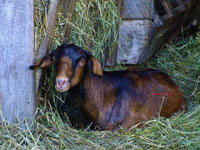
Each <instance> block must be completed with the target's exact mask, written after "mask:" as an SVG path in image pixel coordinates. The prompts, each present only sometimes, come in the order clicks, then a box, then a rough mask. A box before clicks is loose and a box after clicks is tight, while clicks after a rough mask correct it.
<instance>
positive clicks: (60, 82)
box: [56, 79, 67, 87]
mask: <svg viewBox="0 0 200 150" xmlns="http://www.w3.org/2000/svg"><path fill="white" fill-rule="evenodd" d="M56 82H57V84H58V85H59V86H60V87H63V86H64V85H65V84H66V83H67V80H66V79H56Z"/></svg>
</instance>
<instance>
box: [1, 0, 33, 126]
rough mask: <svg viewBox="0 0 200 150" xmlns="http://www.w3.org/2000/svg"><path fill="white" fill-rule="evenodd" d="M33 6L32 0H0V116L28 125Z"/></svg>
mask: <svg viewBox="0 0 200 150" xmlns="http://www.w3.org/2000/svg"><path fill="white" fill-rule="evenodd" d="M33 7H34V4H33V0H26V1H24V0H15V1H13V0H6V1H0V22H1V23H0V70H1V71H0V113H1V114H2V115H0V120H1V121H2V120H3V121H7V122H9V123H18V122H20V121H22V120H23V119H26V120H27V122H28V124H29V125H30V124H31V122H32V119H33V117H34V114H35V84H34V73H33V72H32V71H30V70H29V66H30V65H31V64H33V61H34V60H33V59H34V23H33V12H34V11H33ZM21 123H22V126H23V127H25V122H24V121H22V122H21Z"/></svg>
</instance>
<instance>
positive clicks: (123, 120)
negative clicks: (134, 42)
mask: <svg viewBox="0 0 200 150" xmlns="http://www.w3.org/2000/svg"><path fill="white" fill-rule="evenodd" d="M51 64H54V65H55V88H56V90H57V91H59V92H65V91H69V92H71V93H74V95H75V97H76V98H77V99H78V104H79V105H80V108H81V110H82V112H83V114H84V116H85V117H86V119H87V120H88V121H89V122H93V123H94V124H95V125H97V126H99V127H100V128H101V129H103V130H117V129H118V128H119V126H122V127H124V128H127V129H128V128H130V127H131V126H133V125H135V124H137V123H139V122H143V121H146V120H149V119H150V118H152V117H157V116H159V115H160V116H162V117H170V116H171V115H172V114H174V113H177V112H181V111H185V110H186V104H185V102H184V99H183V96H182V94H181V92H180V90H179V88H178V87H177V86H176V84H175V83H174V82H173V81H172V80H171V79H170V77H169V76H168V75H166V74H165V73H162V72H160V71H158V70H153V69H131V70H127V71H112V72H102V70H101V67H100V65H99V63H98V61H97V59H96V58H95V57H94V56H92V55H91V54H90V53H88V52H87V51H85V50H83V49H81V48H80V47H78V46H76V45H73V44H72V45H67V44H63V45H61V46H60V47H58V48H57V49H56V50H54V51H53V52H52V53H51V54H49V55H46V56H44V57H43V58H42V59H41V60H40V61H39V62H37V63H36V64H35V65H33V66H30V69H34V68H45V67H47V66H49V65H51Z"/></svg>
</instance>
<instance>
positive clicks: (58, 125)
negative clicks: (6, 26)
mask: <svg viewBox="0 0 200 150" xmlns="http://www.w3.org/2000/svg"><path fill="white" fill-rule="evenodd" d="M47 10H48V1H44V0H40V1H39V0H38V1H35V37H36V48H37V49H38V48H39V45H40V43H41V39H42V37H43V36H44V35H45V34H46V31H45V26H46V25H45V16H46V15H47ZM58 16H59V17H58V21H57V24H56V28H55V32H54V35H53V42H52V46H51V48H52V49H54V48H55V47H57V45H59V44H61V43H62V42H63V41H67V42H69V43H75V44H77V45H80V46H82V47H83V48H85V49H87V50H90V51H91V52H92V53H93V54H94V55H95V56H96V57H97V58H98V59H99V60H103V59H104V57H103V54H104V52H105V50H106V48H107V47H110V45H111V44H112V43H113V41H115V40H116V39H117V33H116V24H117V22H118V17H117V8H116V6H115V5H114V0H109V1H104V2H101V1H100V0H90V1H87V0H77V3H76V6H75V16H74V19H73V21H72V22H69V21H67V20H66V19H65V18H63V14H61V13H60V14H59V15H58ZM66 23H68V24H70V25H71V31H70V36H69V37H70V38H68V39H63V36H64V33H63V28H64V25H65V24H66ZM96 27H97V28H98V30H97V29H96ZM199 58H200V33H199V34H198V35H197V36H196V37H185V38H184V37H182V38H181V39H177V40H175V41H174V42H172V43H170V44H169V45H167V46H166V48H165V49H163V50H161V51H160V52H159V53H158V54H156V56H154V57H152V58H151V59H150V60H149V61H147V62H146V63H145V64H143V65H140V66H139V67H151V68H156V69H160V70H162V71H164V72H166V73H168V74H169V75H170V76H171V77H172V78H173V80H174V81H175V82H176V83H177V84H178V85H179V87H180V89H181V91H182V93H183V95H184V97H185V99H186V100H187V103H188V112H187V113H186V114H178V115H175V116H173V117H171V118H168V119H165V118H156V119H152V120H150V121H148V122H146V123H145V128H143V129H136V128H133V129H132V130H131V131H127V130H124V129H122V130H121V131H120V132H116V133H112V132H108V131H90V130H89V129H88V128H82V129H75V128H74V127H73V126H71V124H70V121H69V119H68V116H67V115H65V114H62V115H61V114H59V113H58V112H59V108H58V107H57V109H55V107H54V106H53V105H58V103H59V105H61V104H63V105H64V102H65V97H67V95H61V94H59V93H56V92H55V90H54V88H53V83H52V78H53V73H51V72H50V73H48V74H47V75H46V79H45V84H44V87H43V89H44V91H46V92H47V93H48V94H44V100H43V102H42V103H40V105H39V107H38V109H37V113H38V116H37V118H36V120H35V122H34V124H35V127H34V128H33V129H31V128H28V129H27V130H23V129H21V128H20V127H19V125H6V124H4V125H0V147H1V149H28V150H29V149H44V150H46V149H141V150H143V149H173V150H174V149H189V150H192V149H200V104H199V103H200V59H199ZM101 63H102V64H103V61H102V62H101ZM119 68H122V67H121V66H118V67H116V68H115V69H119ZM49 71H51V69H50V70H49ZM49 94H50V96H48V95H49ZM48 97H53V100H54V103H53V105H52V107H51V105H49V99H48ZM63 105H62V106H63ZM71 107H73V105H72V106H71ZM68 109H71V108H68Z"/></svg>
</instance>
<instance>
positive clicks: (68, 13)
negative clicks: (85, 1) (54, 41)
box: [60, 0, 76, 41]
mask: <svg viewBox="0 0 200 150" xmlns="http://www.w3.org/2000/svg"><path fill="white" fill-rule="evenodd" d="M75 4H76V0H67V1H66V0H62V2H61V7H60V9H61V10H60V11H61V12H63V14H64V17H65V18H66V19H67V20H68V21H69V22H73V21H72V20H73V15H74V9H75ZM70 27H71V25H70V24H66V25H65V35H64V37H65V41H67V38H68V35H69V31H70Z"/></svg>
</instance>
